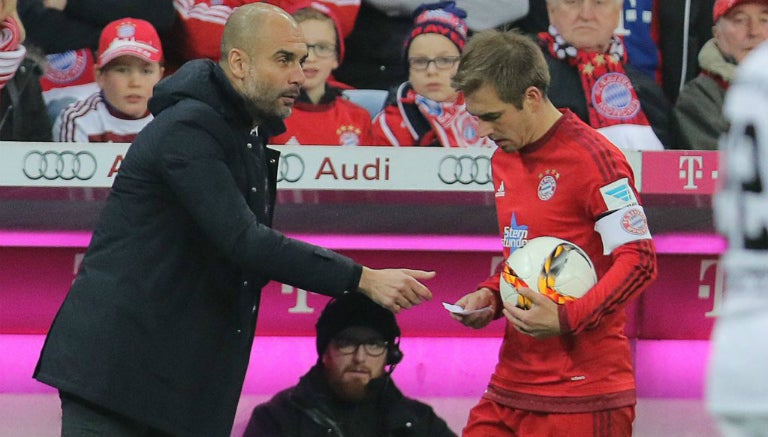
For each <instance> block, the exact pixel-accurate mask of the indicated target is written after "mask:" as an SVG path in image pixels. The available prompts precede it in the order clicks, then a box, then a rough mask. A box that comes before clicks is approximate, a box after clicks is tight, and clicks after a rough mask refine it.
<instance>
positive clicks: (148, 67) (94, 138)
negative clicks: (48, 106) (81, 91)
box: [53, 18, 163, 143]
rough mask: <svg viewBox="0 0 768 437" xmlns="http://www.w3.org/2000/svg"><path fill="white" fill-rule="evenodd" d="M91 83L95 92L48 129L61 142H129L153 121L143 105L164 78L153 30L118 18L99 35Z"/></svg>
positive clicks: (146, 24) (141, 24) (61, 115)
mask: <svg viewBox="0 0 768 437" xmlns="http://www.w3.org/2000/svg"><path fill="white" fill-rule="evenodd" d="M98 59H99V61H98V65H97V66H96V83H97V84H98V85H99V88H100V91H99V92H96V93H94V94H92V95H91V96H90V97H88V98H86V99H85V100H81V101H78V102H75V103H73V104H71V105H70V106H69V107H67V109H65V110H64V111H62V112H61V114H60V115H59V117H58V118H57V119H56V122H55V123H54V125H53V138H54V140H56V141H65V142H118V143H130V142H132V141H133V139H134V138H135V137H136V135H137V134H138V133H139V131H141V129H142V128H144V126H146V125H147V123H149V122H150V121H151V120H152V114H150V113H149V111H148V110H147V103H148V102H149V98H150V97H152V88H153V87H154V86H155V84H157V82H158V81H160V78H162V76H163V66H162V60H163V48H162V45H161V43H160V38H159V37H158V35H157V32H156V31H155V28H154V27H152V25H151V24H150V23H149V22H147V21H144V20H139V19H135V18H123V19H120V20H116V21H113V22H112V23H109V24H108V25H107V26H106V27H105V28H104V31H102V33H101V40H100V41H99V58H98Z"/></svg>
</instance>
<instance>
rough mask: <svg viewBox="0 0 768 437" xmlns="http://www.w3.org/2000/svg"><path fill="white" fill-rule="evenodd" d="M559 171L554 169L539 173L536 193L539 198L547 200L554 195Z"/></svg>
mask: <svg viewBox="0 0 768 437" xmlns="http://www.w3.org/2000/svg"><path fill="white" fill-rule="evenodd" d="M559 177H560V173H558V172H557V171H556V170H547V171H546V172H544V173H543V174H540V175H539V187H538V195H539V199H540V200H544V201H547V200H549V199H551V198H552V196H554V195H555V191H557V179H558V178H559Z"/></svg>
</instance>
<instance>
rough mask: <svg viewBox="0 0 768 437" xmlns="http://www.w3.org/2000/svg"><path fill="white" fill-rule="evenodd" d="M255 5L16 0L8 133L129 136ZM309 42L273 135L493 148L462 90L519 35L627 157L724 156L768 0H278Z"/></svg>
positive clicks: (563, 99)
mask: <svg viewBox="0 0 768 437" xmlns="http://www.w3.org/2000/svg"><path fill="white" fill-rule="evenodd" d="M253 2H254V1H253V0H159V1H158V0H134V1H125V0H4V1H3V2H2V9H1V10H0V20H2V24H1V25H2V46H1V47H2V48H1V50H2V59H3V62H2V64H1V67H2V72H0V87H2V94H1V95H0V139H2V140H18V141H48V140H52V141H78V142H104V141H120V142H130V141H132V139H133V137H135V135H136V134H137V133H138V131H139V130H141V128H142V127H143V126H145V125H146V124H147V123H149V122H150V121H151V120H152V114H151V113H150V112H149V111H148V110H147V102H148V100H149V99H150V98H151V96H152V88H153V87H154V85H155V84H156V83H157V82H158V81H159V80H160V79H161V78H162V77H165V76H168V75H171V74H173V73H174V71H176V70H177V69H178V68H179V67H180V66H181V65H182V64H184V63H185V62H187V61H189V60H193V59H199V58H208V59H212V60H214V61H216V60H218V59H217V57H218V54H219V52H220V47H219V45H220V40H221V34H222V31H223V28H224V24H225V23H226V20H227V18H228V17H229V16H230V14H231V13H232V11H233V10H234V9H235V8H237V7H239V6H241V5H243V4H246V3H253ZM264 2H266V3H271V4H274V5H276V6H279V7H281V8H283V9H285V10H286V11H288V12H289V13H291V14H293V15H294V17H295V18H296V20H297V21H298V22H299V23H300V24H301V27H302V30H303V32H304V34H305V36H306V38H307V42H308V46H309V56H308V57H307V59H306V61H305V63H304V73H305V76H306V78H307V80H306V83H305V84H304V85H303V88H302V94H301V96H300V97H299V98H298V100H297V103H296V105H295V108H294V111H293V114H292V115H291V117H289V118H288V119H287V120H286V125H287V131H286V132H285V133H284V134H281V135H279V136H277V137H275V138H273V141H272V143H273V144H296V145H298V144H301V145H340V146H356V145H360V146H368V145H375V146H383V145H386V146H442V147H475V146H478V147H493V146H494V143H493V141H492V138H483V137H481V136H480V135H478V129H477V120H476V118H475V117H474V116H472V115H471V114H469V113H467V111H466V108H465V105H464V102H463V96H462V94H461V93H460V92H457V91H455V90H454V89H453V88H452V85H451V77H452V75H453V74H454V73H455V71H456V68H457V67H458V60H459V57H460V55H461V52H462V49H463V47H464V44H465V43H466V41H467V40H468V38H470V37H471V36H472V34H473V33H475V32H478V31H481V30H485V29H490V28H497V29H501V30H512V29H514V30H516V31H518V32H521V33H523V34H526V35H529V36H530V37H531V38H532V39H534V40H535V41H537V42H538V44H539V46H540V47H541V49H542V51H543V52H544V54H545V56H546V58H547V61H548V63H549V67H550V71H551V74H552V86H551V88H550V89H549V90H548V97H549V98H550V99H551V100H552V102H553V103H554V104H555V106H557V107H561V108H568V109H570V110H571V111H573V112H574V113H576V114H577V115H578V116H579V117H580V118H581V119H582V120H583V121H585V122H587V123H589V124H590V125H591V126H593V127H594V128H596V129H597V130H599V131H600V132H602V133H603V134H604V135H605V136H606V137H608V138H609V139H610V140H611V141H612V142H613V143H614V144H615V145H617V146H618V147H619V148H622V149H625V150H662V149H716V148H717V139H718V137H719V136H720V135H721V134H722V133H723V132H725V130H726V129H727V123H726V121H725V119H724V118H723V116H722V113H721V112H722V111H721V107H722V103H723V99H724V95H725V91H726V90H727V89H728V86H729V83H730V81H731V79H732V78H733V72H734V70H735V67H736V65H737V64H738V63H739V61H740V60H741V59H742V58H743V57H744V56H745V55H746V54H747V53H748V52H749V51H750V50H751V49H753V48H754V47H756V46H757V45H758V44H759V43H760V42H761V41H763V40H764V39H765V38H766V35H768V0H746V1H738V0H701V1H691V0H666V1H661V0H633V1H628V0H627V1H623V0H606V1H593V0H546V1H527V0H503V1H495V2H492V3H490V5H489V3H488V2H483V1H480V0H458V1H443V2H436V3H428V4H423V3H422V2H421V1H419V0H356V1H355V0H345V1H340V0H314V1H311V0H264Z"/></svg>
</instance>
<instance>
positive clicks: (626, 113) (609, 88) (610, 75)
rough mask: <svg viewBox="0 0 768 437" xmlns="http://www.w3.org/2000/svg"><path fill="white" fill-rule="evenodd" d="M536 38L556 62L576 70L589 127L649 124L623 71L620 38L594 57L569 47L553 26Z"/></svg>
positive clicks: (623, 59) (624, 54)
mask: <svg viewBox="0 0 768 437" xmlns="http://www.w3.org/2000/svg"><path fill="white" fill-rule="evenodd" d="M538 37H539V40H540V41H542V42H543V43H545V44H546V48H547V50H548V51H549V53H550V54H551V55H552V56H553V57H554V58H555V59H559V60H561V61H564V62H567V63H568V65H571V66H574V67H576V68H578V70H579V78H580V79H581V86H582V88H583V89H584V96H585V97H586V99H587V108H588V110H589V124H590V125H591V126H592V127H594V128H595V129H599V128H602V127H607V126H614V125H617V124H636V125H643V126H648V125H649V124H650V123H649V122H648V118H647V117H646V116H645V113H644V112H643V109H642V108H641V107H640V99H639V98H638V97H637V92H635V88H634V87H633V86H632V82H631V81H630V80H629V77H627V74H626V72H625V71H624V64H625V63H626V62H627V57H626V52H625V50H624V43H623V42H622V40H621V38H619V37H617V36H613V37H611V45H610V47H609V49H608V50H607V51H606V52H605V53H597V52H585V51H583V50H579V49H577V48H576V47H573V46H572V45H570V44H568V43H567V42H566V41H565V40H564V39H563V37H562V36H561V35H560V32H558V30H557V29H555V27H554V26H549V31H548V32H541V33H539V35H538Z"/></svg>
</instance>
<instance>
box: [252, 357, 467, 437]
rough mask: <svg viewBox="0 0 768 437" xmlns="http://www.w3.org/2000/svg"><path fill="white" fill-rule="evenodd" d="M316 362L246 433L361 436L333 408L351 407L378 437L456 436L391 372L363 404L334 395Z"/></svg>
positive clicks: (261, 410)
mask: <svg viewBox="0 0 768 437" xmlns="http://www.w3.org/2000/svg"><path fill="white" fill-rule="evenodd" d="M322 372H323V371H322V367H320V365H315V366H314V367H313V368H312V369H311V370H310V371H309V372H308V373H307V374H306V375H304V376H302V377H301V380H299V383H298V385H296V386H294V387H291V388H289V389H287V390H283V391H282V392H280V393H278V394H277V395H275V396H274V397H273V398H272V399H271V400H270V401H269V402H267V403H264V404H261V405H258V406H256V408H254V409H253V413H252V414H251V419H250V421H249V422H248V427H247V428H246V430H245V433H244V434H243V437H315V436H317V437H320V436H323V437H356V436H353V435H348V434H345V433H344V430H343V429H342V425H341V423H340V422H341V420H340V418H339V417H338V415H337V414H336V413H334V411H338V410H339V409H340V408H341V409H346V410H347V411H348V412H349V415H350V416H354V419H355V420H356V421H357V422H359V423H363V424H366V423H367V424H368V425H369V426H368V427H367V428H366V429H369V430H370V435H375V436H377V437H427V436H429V437H455V436H456V434H454V433H453V431H451V430H450V429H449V428H448V425H446V423H445V421H443V419H441V418H440V417H438V416H437V415H436V414H435V412H434V411H433V410H432V407H430V406H429V405H426V404H423V403H421V402H418V401H415V400H413V399H409V398H407V397H405V396H403V394H402V393H401V392H400V390H398V388H397V387H396V386H395V383H394V381H393V380H392V379H391V378H390V376H389V375H385V376H383V377H381V378H377V379H374V380H372V381H371V382H370V383H369V384H368V389H369V393H368V396H367V397H366V399H365V400H364V401H363V403H367V404H368V405H358V404H343V403H341V402H340V401H338V400H336V399H335V398H334V397H333V395H332V394H331V389H330V388H329V387H328V385H327V383H325V380H324V378H323V376H322Z"/></svg>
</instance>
